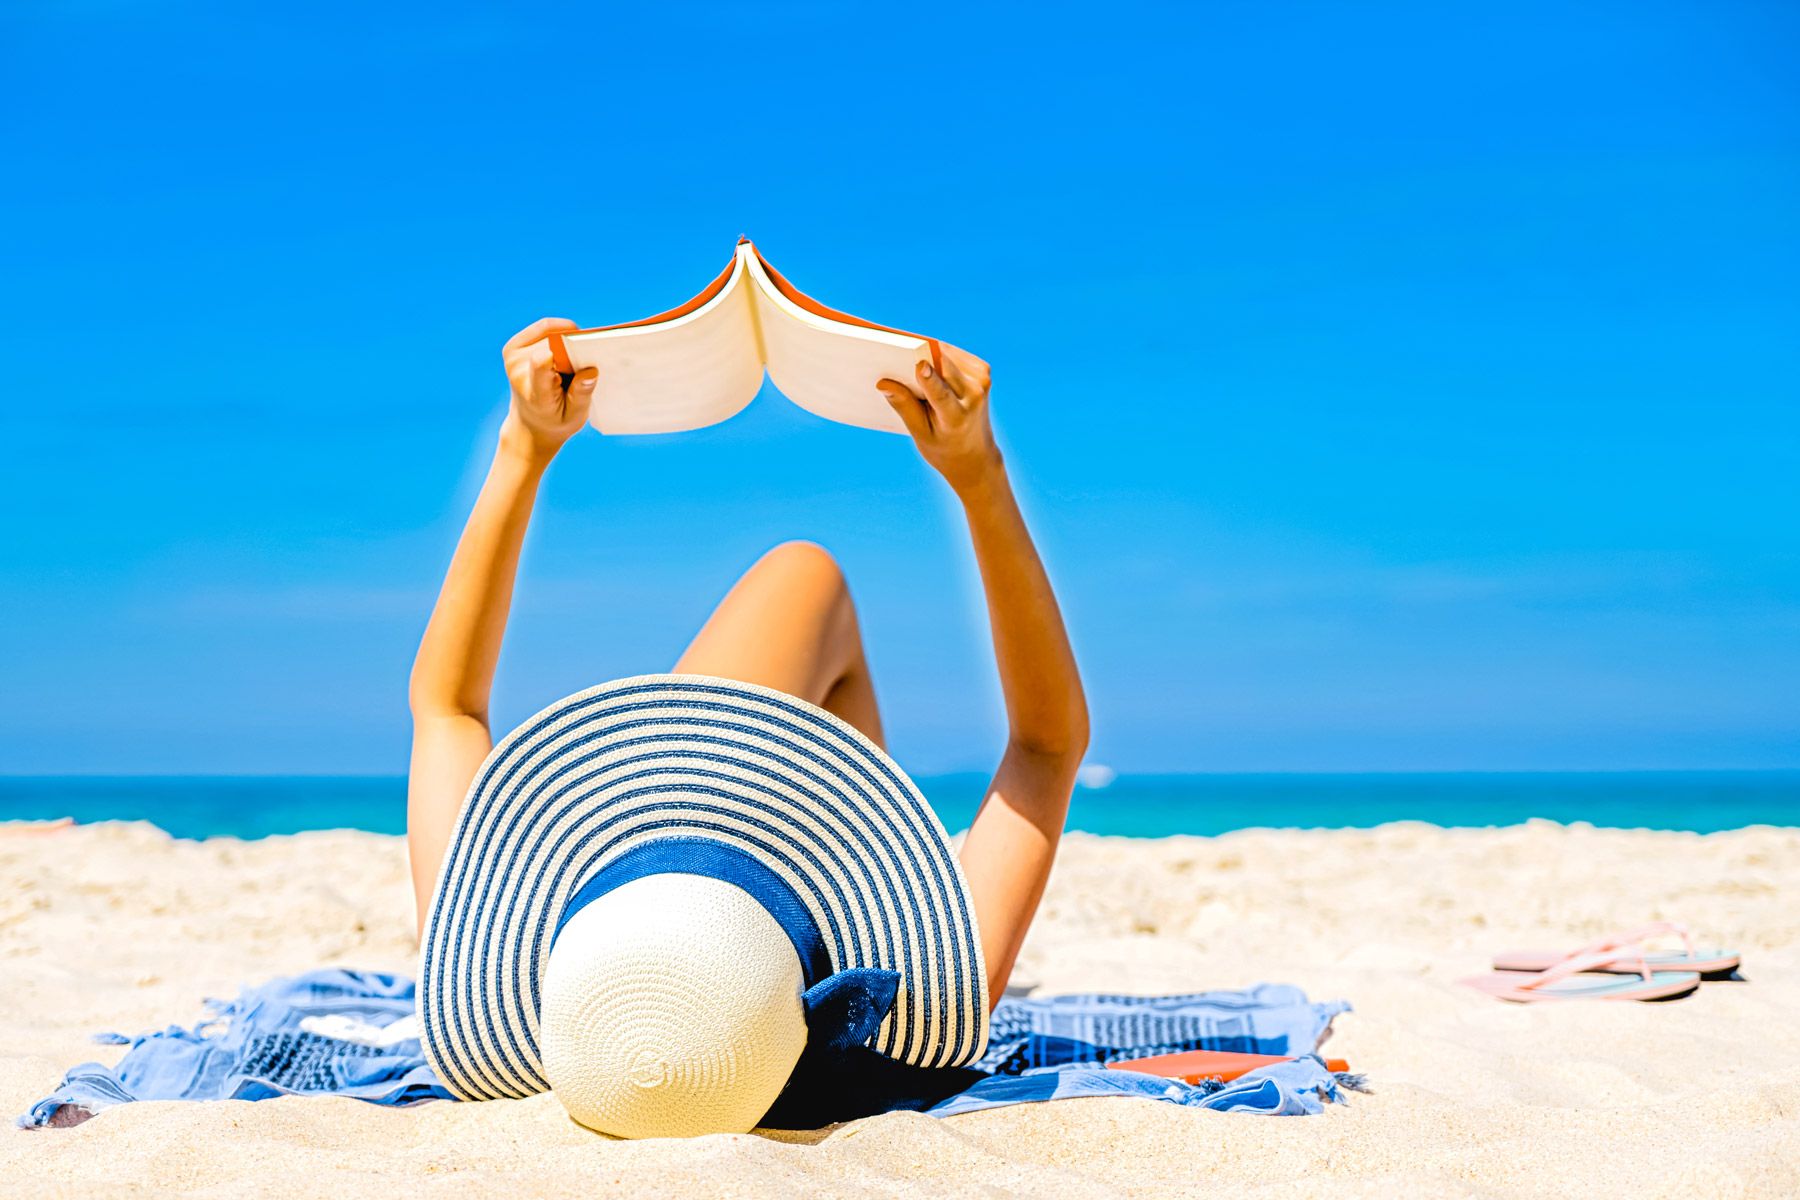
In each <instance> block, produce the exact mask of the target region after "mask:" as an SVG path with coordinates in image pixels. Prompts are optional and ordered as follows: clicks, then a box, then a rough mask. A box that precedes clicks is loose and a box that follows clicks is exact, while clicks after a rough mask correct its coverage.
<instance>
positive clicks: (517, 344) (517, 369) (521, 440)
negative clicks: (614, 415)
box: [500, 317, 600, 466]
mask: <svg viewBox="0 0 1800 1200" xmlns="http://www.w3.org/2000/svg"><path fill="white" fill-rule="evenodd" d="M579 328H580V326H579V325H577V324H576V323H575V322H573V321H570V320H567V319H566V318H563V317H545V318H544V319H543V320H541V321H533V322H532V323H531V324H529V325H527V326H526V327H525V328H523V329H521V330H519V332H517V333H515V334H513V335H512V337H510V338H508V339H507V341H506V346H505V347H504V348H503V349H502V350H501V351H500V357H501V358H502V359H503V360H505V362H506V378H507V379H508V380H509V381H510V382H511V383H512V409H511V411H510V412H508V413H507V414H506V424H505V425H503V426H501V429H500V444H501V445H502V446H504V447H511V448H513V449H517V450H519V451H521V452H523V453H524V454H525V455H526V456H527V457H528V458H529V459H530V460H531V461H532V462H533V463H536V464H538V465H540V466H541V465H543V464H545V463H548V462H549V461H550V460H551V459H552V458H554V457H556V452H557V451H558V450H560V449H562V444H563V443H564V442H566V441H568V440H569V439H570V438H572V437H574V436H575V434H577V433H578V432H580V430H581V427H582V426H583V425H585V424H587V419H588V408H589V406H590V405H592V404H593V402H594V381H595V380H596V379H598V378H599V375H600V372H599V371H597V370H595V369H594V368H593V367H588V368H586V369H584V370H581V371H578V372H576V374H575V377H574V378H573V379H572V380H570V382H569V384H568V385H567V386H566V387H565V386H564V384H563V377H562V376H561V375H560V374H558V373H557V370H556V365H555V363H553V362H552V361H551V359H550V343H549V342H548V341H547V340H545V339H546V338H547V337H548V335H549V334H551V333H553V332H558V331H562V330H569V329H579Z"/></svg>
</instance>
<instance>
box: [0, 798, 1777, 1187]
mask: <svg viewBox="0 0 1800 1200" xmlns="http://www.w3.org/2000/svg"><path fill="white" fill-rule="evenodd" d="M1659 918H1670V919H1680V920H1685V921H1687V922H1688V923H1690V924H1691V925H1693V926H1695V927H1696V928H1697V929H1698V930H1700V931H1703V932H1704V934H1705V935H1706V937H1707V939H1708V940H1712V939H1716V940H1718V941H1720V942H1723V943H1726V944H1729V945H1730V946H1732V947H1735V948H1737V949H1739V950H1740V951H1741V952H1742V953H1743V955H1744V958H1745V964H1744V974H1745V975H1746V976H1747V978H1748V982H1742V983H1718V984H1707V985H1706V986H1705V987H1703V988H1702V990H1701V991H1700V992H1699V993H1698V994H1696V995H1694V996H1692V997H1690V998H1688V999H1686V1000H1680V1001H1676V1002H1673V1003H1668V1004H1658V1005H1647V1004H1592V1003H1590V1004H1568V1005H1560V1006H1553V1007H1545V1006H1537V1007H1532V1008H1524V1007H1518V1006H1512V1005H1506V1004H1502V1003H1500V1002H1498V1001H1495V1000H1491V999H1488V998H1486V997H1483V996H1480V995H1477V994H1475V993H1474V992H1471V991H1469V990H1467V989H1463V988H1459V987H1457V986H1455V981H1456V980H1457V979H1458V978H1460V977H1462V976H1464V975H1467V974H1470V973H1472V972H1474V971H1476V970H1478V969H1480V968H1481V967H1482V965H1483V963H1484V960H1485V957H1486V956H1487V955H1489V954H1490V953H1491V952H1493V951H1494V950H1498V949H1504V948H1510V947H1515V946H1533V945H1547V946H1552V947H1554V946H1562V945H1568V944H1573V943H1577V942H1580V941H1582V940H1584V939H1587V938H1590V937H1592V936H1594V935H1597V934H1599V933H1602V932H1606V931H1608V930H1611V929H1613V928H1616V927H1620V926H1629V925H1632V924H1637V923H1641V922H1644V921H1647V920H1651V919H1659ZM410 922H411V914H410V899H409V895H408V888H407V882H406V874H405V867H404V858H403V850H402V846H401V843H400V842H399V840H398V839H395V838H386V837H377V836H374V835H369V834H358V833H321V834H305V835H301V836H298V837H292V838H271V839H269V840H267V841H263V842H250V843H245V842H238V841H233V840H229V839H217V840H213V841H209V842H205V843H194V842H177V841H172V840H170V839H169V838H167V837H166V836H164V835H163V834H162V833H160V832H158V831H157V830H155V829H153V828H151V827H149V826H145V825H107V826H95V827H87V828H78V829H68V830H64V831H60V832H55V833H48V834H32V833H25V832H22V831H21V830H20V828H19V827H16V826H15V827H6V826H0V1110H4V1114H5V1115H6V1116H8V1117H10V1116H12V1115H16V1114H17V1113H20V1112H22V1111H24V1109H25V1108H26V1107H27V1106H28V1105H29V1104H30V1103H31V1102H33V1101H34V1100H36V1099H37V1098H38V1097H39V1096H41V1095H42V1094H44V1093H45V1092H47V1091H48V1090H49V1089H51V1088H52V1087H53V1086H54V1085H55V1084H56V1083H57V1082H58V1080H59V1079H60V1078H61V1075H62V1072H63V1070H64V1069H65V1068H67V1067H68V1066H69V1065H71V1064H73V1063H76V1062H79V1061H83V1060H87V1059H93V1058H100V1059H102V1060H103V1061H111V1060H112V1059H113V1058H115V1057H116V1056H117V1055H118V1054H119V1053H120V1051H119V1049H118V1048H117V1047H103V1046H95V1045H93V1044H92V1043H90V1042H89V1041H88V1040H87V1035H88V1034H90V1033H92V1032H94V1031H96V1030H102V1029H112V1030H123V1031H127V1032H135V1031H139V1030H142V1029H148V1028H152V1027H161V1026H163V1025H166V1024H168V1023H171V1022H180V1023H183V1024H189V1023H192V1022H193V1021H194V1020H195V1019H196V1018H197V1017H198V1016H199V1014H200V1008H199V1001H200V998H201V997H202V996H206V995H234V994H235V993H236V991H237V988H238V987H239V985H240V984H242V983H244V982H247V981H254V980H261V979H264V978H267V977H269V976H271V975H276V974H281V973H290V972H296V971H301V970H305V969H307V968H311V967H316V966H323V965H329V964H341V965H347V966H362V967H371V968H384V969H399V970H407V969H410V968H411V966H412V964H413V961H414V960H413V948H412V945H411V924H410ZM1017 978H1018V980H1028V981H1031V982H1034V983H1036V984H1038V985H1039V986H1040V987H1041V988H1043V989H1044V990H1047V991H1070V990H1088V989H1118V990H1125V991H1142V992H1159V991H1177V990H1181V991H1185V990H1191V989H1196V988H1203V987H1215V986H1217V987H1225V986H1240V985H1245V984H1249V983H1253V982H1256V981H1258V980H1265V979H1266V980H1275V981H1282V982H1289V983H1295V984H1298V985H1300V986H1302V987H1304V988H1305V989H1306V990H1307V991H1308V992H1309V993H1310V994H1312V995H1313V996H1314V997H1315V998H1331V997H1337V996H1343V997H1347V998H1349V999H1350V1000H1352V1001H1353V1002H1354V1003H1355V1004H1356V1012H1354V1013H1352V1014H1349V1015H1347V1016H1345V1017H1341V1018H1339V1020H1338V1024H1337V1034H1336V1037H1335V1038H1334V1039H1333V1040H1332V1041H1331V1043H1330V1049H1331V1051H1332V1053H1333V1054H1336V1055H1340V1056H1343V1057H1346V1058H1348V1059H1350V1061H1351V1064H1352V1066H1354V1067H1355V1068H1356V1069H1358V1070H1360V1071H1364V1072H1367V1073H1368V1075H1369V1076H1370V1077H1371V1080H1372V1082H1373V1085H1374V1087H1375V1089H1376V1091H1375V1093H1374V1094H1373V1095H1368V1096H1357V1097H1353V1099H1352V1103H1351V1104H1350V1105H1348V1106H1346V1107H1332V1108H1329V1109H1328V1110H1327V1111H1326V1113H1325V1115H1323V1116H1320V1117H1312V1118H1306V1117H1296V1118H1284V1119H1269V1118H1258V1117H1247V1116H1231V1115H1225V1114H1218V1113H1209V1112H1203V1111H1193V1110H1188V1109H1183V1108H1179V1107H1176V1106H1174V1105H1167V1104H1156V1103H1152V1102H1148V1101H1138V1100H1117V1099H1107V1100H1077V1101H1063V1102H1058V1103H1052V1104H1041V1105H1024V1106H1018V1107H1014V1108H1008V1109H1001V1110H996V1111H992V1112H986V1113H974V1114H970V1115H968V1116H965V1117H958V1118H953V1119H950V1120H939V1119H936V1118H931V1117H924V1116H919V1115H916V1114H893V1115H889V1116H885V1117H879V1118H875V1119H872V1120H867V1121H860V1122H855V1123H852V1124H849V1125H844V1126H840V1127H838V1128H835V1129H833V1130H830V1131H827V1132H821V1133H817V1134H807V1135H779V1136H776V1137H763V1136H758V1135H749V1136H743V1137H711V1138H702V1139H697V1140H694V1141H689V1142H667V1141H665V1142H642V1143H623V1142H612V1141H608V1140H606V1139H603V1138H600V1137H597V1136H595V1135H592V1134H590V1133H588V1132H586V1131H585V1130H582V1129H581V1128H579V1127H578V1126H575V1125H573V1124H571V1123H570V1122H569V1121H568V1120H567V1119H566V1118H565V1117H564V1116H563V1115H562V1112H561V1109H560V1108H559V1107H558V1106H557V1104H556V1102H555V1100H554V1099H552V1098H550V1097H538V1098H536V1099H533V1100H529V1101H520V1102H494V1103H486V1104H450V1103H438V1104H427V1105H424V1106H421V1107H418V1108H413V1109H401V1110H391V1109H383V1108H379V1107H376V1106H373V1105H368V1104H362V1103H359V1102H356V1101H350V1100H335V1099H300V1098H294V1099H284V1100H278V1101H268V1102H262V1103H256V1104H250V1103H220V1104H180V1103H158V1104H150V1103H146V1104H134V1105H127V1106H124V1107H121V1108H117V1109H113V1110H110V1111H108V1112H106V1113H104V1114H102V1115H101V1116H99V1117H98V1118H96V1119H94V1120H92V1121H90V1122H88V1123H87V1124H85V1125H82V1126H80V1127H78V1128H75V1129H71V1130H54V1131H40V1132H25V1131H20V1130H12V1129H3V1128H0V1192H4V1193H6V1194H21V1193H25V1192H30V1193H32V1194H37V1195H62V1194H67V1195H79V1196H82V1197H92V1196H104V1195H115V1194H122V1193H129V1192H143V1193H150V1194H166V1193H169V1192H172V1191H175V1190H182V1191H187V1192H191V1193H195V1194H207V1193H217V1194H220V1195H230V1196H233V1197H241V1196H244V1195H247V1194H249V1195H275V1196H285V1195H331V1196H349V1195H362V1194H369V1195H379V1196H384V1197H393V1196H405V1195H409V1194H411V1193H412V1191H413V1190H414V1189H416V1188H418V1187H419V1186H420V1185H427V1186H428V1187H429V1190H431V1191H432V1192H434V1193H435V1192H440V1191H441V1192H454V1193H462V1194H469V1195H493V1194H500V1193H504V1194H541V1195H558V1196H560V1195H568V1196H606V1195H615V1194H640V1193H646V1194H663V1195H670V1194H685V1195H747V1196H759V1195H771V1196H773V1195H782V1196H785V1195H793V1194H836V1195H874V1196H893V1195H939V1194H955V1195H986V1196H995V1195H1014V1194H1017V1195H1040V1196H1041V1195H1058V1196H1086V1195H1094V1196H1100V1195H1117V1194H1134V1193H1143V1194H1159V1195H1167V1194H1177V1195H1179V1194H1202V1193H1213V1192H1215V1191H1216V1190H1217V1189H1219V1188H1222V1187H1228V1188H1229V1189H1230V1194H1232V1195H1259V1194H1265V1193H1266V1194H1277V1193H1278V1194H1282V1195H1290V1194H1296V1193H1297V1192H1304V1193H1305V1194H1329V1195H1332V1196H1334V1197H1345V1196H1389V1195H1409V1196H1434V1195H1447V1196H1562V1195H1570V1194H1576V1193H1582V1192H1585V1193H1588V1194H1600V1193H1601V1192H1602V1191H1604V1193H1605V1194H1608V1195H1612V1196H1629V1197H1632V1200H1644V1198H1647V1197H1656V1196H1681V1197H1685V1198H1688V1200H1691V1198H1693V1197H1719V1196H1793V1195H1796V1194H1800V1029H1797V1028H1796V1023H1795V1017H1796V1015H1797V1014H1800V832H1796V831H1793V830H1775V829H1767V828H1763V829H1753V830H1745V831H1740V832H1734V833H1725V834H1715V835H1711V836H1707V837H1700V836H1696V835H1689V834H1669V833H1648V832H1635V831H1634V832H1618V831H1605V830H1593V829H1589V828H1586V827H1582V826H1576V827H1571V828H1563V827H1559V826H1554V825H1548V824H1533V825H1530V826H1526V827H1521V828H1514V829H1505V830H1496V831H1444V830H1438V829H1434V828H1431V827H1427V826H1420V825H1394V826H1388V827H1386V828H1383V829H1380V830H1376V831H1373V832H1355V831H1340V832H1309V833H1296V832H1275V833H1266V832H1253V833H1240V834H1232V835H1229V836H1226V837H1221V838H1174V839H1167V840H1162V841H1135V840H1129V839H1118V838H1093V837H1085V836H1072V837H1070V839H1069V840H1068V842H1067V844H1066V849H1065V851H1064V853H1063V858H1062V861H1061V864H1060V866H1059V868H1058V871H1057V876H1056V879H1055V880H1054V882H1053V884H1052V887H1051V890H1050V894H1049V896H1048V898H1047V899H1046V902H1045V906H1044V912H1043V916H1042V917H1041V918H1040V920H1039V922H1038V924H1037V927H1036V928H1035V930H1034V932H1033V935H1032V940H1031V942H1030V943H1029V945H1028V946H1027V949H1026V952H1025V955H1024V957H1023V960H1022V961H1021V963H1020V968H1019V973H1018V977H1017ZM1297 1185H1298V1186H1297ZM1327 1189H1329V1190H1328V1191H1327Z"/></svg>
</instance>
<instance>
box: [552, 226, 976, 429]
mask: <svg viewBox="0 0 1800 1200" xmlns="http://www.w3.org/2000/svg"><path fill="white" fill-rule="evenodd" d="M549 340H550V353H551V356H552V357H553V358H554V359H555V362H556V369H557V370H559V371H561V372H562V373H563V374H565V375H568V374H572V373H573V372H575V371H577V370H579V369H581V368H583V367H598V368H599V369H600V378H599V381H598V382H597V383H596V385H595V389H594V404H593V409H592V411H591V413H590V415H589V421H590V422H591V423H592V424H593V426H594V427H595V428H596V429H599V430H600V431H601V432H602V433H674V432H676V431H678V430H682V429H699V428H700V427H701V426H703V425H713V424H716V423H717V422H719V421H723V420H725V419H726V418H727V417H730V416H734V415H736V414H737V413H738V412H739V411H740V410H742V409H743V407H744V406H745V405H747V404H749V403H750V401H751V400H752V399H754V398H755V397H756V393H757V390H758V389H760V388H761V387H762V379H763V370H764V368H767V369H768V372H769V378H770V379H771V380H773V381H774V383H775V386H776V387H777V388H779V389H780V390H781V394H782V395H784V396H786V397H787V398H788V399H789V400H792V401H793V402H794V403H795V404H798V405H799V406H800V407H801V408H804V409H806V410H807V411H808V412H812V413H817V414H818V415H819V416H821V417H825V418H827V419H829V420H832V421H841V422H843V423H844V424H846V425H861V426H863V427H864V428H866V429H885V430H887V431H889V432H892V433H905V432H906V426H905V425H903V424H901V421H900V418H899V417H898V416H896V415H895V413H894V410H893V409H892V408H891V407H889V406H888V402H887V400H886V399H884V398H883V397H882V394H881V393H880V392H879V391H877V390H876V388H875V383H876V381H877V380H880V379H897V380H899V381H900V382H902V383H905V384H908V385H910V384H912V383H913V379H914V376H913V369H914V367H916V366H917V365H918V364H919V363H921V362H926V361H929V362H930V363H931V364H932V366H933V367H934V368H935V369H937V370H942V369H943V365H944V364H943V361H942V358H941V351H940V349H939V347H938V343H937V342H936V340H935V339H932V338H928V337H920V336H919V335H918V334H916V333H906V332H904V331H902V330H899V329H889V328H888V327H887V326H885V325H877V324H875V323H874V322H872V321H865V320H863V319H862V318H861V317H853V316H851V315H850V314H849V313H842V312H838V311H837V310H836V309H831V308H826V307H825V306H824V305H823V304H820V303H819V302H818V301H817V300H814V299H812V298H811V297H810V296H807V295H806V294H805V293H803V292H801V291H799V290H798V289H796V288H795V287H794V285H793V284H791V283H789V282H788V281H787V280H786V279H783V278H782V277H781V274H780V273H779V272H777V271H776V270H775V268H774V267H771V266H770V265H769V262H768V260H767V259H765V258H764V257H763V256H762V254H761V253H760V252H758V250H757V249H756V247H755V246H753V245H751V244H750V239H749V238H740V239H739V240H738V246H737V253H736V254H735V255H733V256H732V260H731V265H730V266H728V267H726V268H725V269H724V270H723V271H721V272H720V273H719V277H718V278H717V279H714V280H713V281H712V282H711V283H709V284H708V285H707V286H706V290H705V291H703V292H701V293H700V294H699V295H698V296H695V297H694V298H693V299H692V300H689V301H688V302H687V303H686V304H683V305H681V306H680V307H679V308H672V309H670V310H669V311H668V312H665V313H659V314H657V315H656V316H654V317H645V318H644V319H643V320H641V321H628V322H626V323H625V324H623V325H607V326H603V327H601V328H599V329H581V330H572V331H569V332H566V333H553V334H551V335H550V339H549Z"/></svg>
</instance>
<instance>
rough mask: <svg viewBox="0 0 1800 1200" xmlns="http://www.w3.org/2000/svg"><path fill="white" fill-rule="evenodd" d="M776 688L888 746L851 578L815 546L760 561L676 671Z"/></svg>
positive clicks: (786, 548) (791, 545) (787, 547)
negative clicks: (866, 654) (865, 653)
mask: <svg viewBox="0 0 1800 1200" xmlns="http://www.w3.org/2000/svg"><path fill="white" fill-rule="evenodd" d="M675 670H676V671H677V672H679V673H681V674H692V675H713V676H717V677H719V678H722V679H736V680H739V681H741V682H744V683H753V684H757V685H759V686H762V687H767V688H774V689H775V690H776V691H780V692H786V693H787V694H788V695H790V696H798V697H799V698H800V699H802V700H806V701H809V702H811V703H813V704H817V705H819V706H820V707H821V708H824V709H826V710H827V711H829V712H832V713H835V714H836V715H838V716H840V717H842V718H843V719H844V720H846V721H849V722H850V723H851V724H852V725H854V726H856V727H857V728H858V729H860V730H862V732H863V733H865V734H867V735H868V736H869V737H870V738H871V739H873V740H874V741H875V742H876V744H877V745H879V744H881V740H882V738H881V716H880V711H879V709H878V708H877V706H876V703H875V689H874V685H873V682H872V681H871V680H870V678H869V671H868V663H867V662H866V661H865V659H864V655H863V648H862V635H861V632H860V631H859V629H858V627H857V622H856V608H855V605H854V604H853V603H852V602H851V599H850V591H849V588H848V586H847V585H846V584H845V581H844V573H843V571H842V570H841V569H840V568H839V567H838V564H837V562H836V560H834V559H833V558H832V557H831V555H830V554H829V553H827V552H826V551H825V550H824V549H822V548H821V547H819V546H816V545H814V544H812V543H811V542H784V543H783V544H782V545H779V546H777V547H775V548H774V549H773V550H771V551H769V552H768V553H767V554H765V555H763V556H762V557H761V558H760V559H758V560H757V561H756V564H755V565H754V566H752V567H751V568H750V569H749V570H748V571H746V572H745V573H744V574H743V576H742V577H741V578H740V579H739V580H738V581H737V583H736V584H734V585H733V586H732V588H731V590H730V591H729V592H727V593H726V595H725V598H724V599H723V600H721V601H719V605H718V607H717V608H716V609H714V610H713V614H712V616H710V617H708V618H707V621H706V624H705V625H704V626H702V627H701V629H700V632H699V633H698V634H696V635H695V637H694V640H693V642H692V643H690V644H689V646H688V648H687V650H686V652H684V653H683V654H682V656H681V659H680V661H679V662H677V663H676V664H675Z"/></svg>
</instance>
